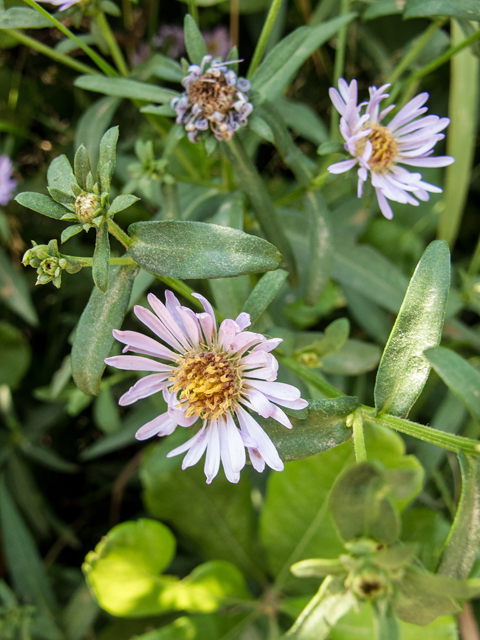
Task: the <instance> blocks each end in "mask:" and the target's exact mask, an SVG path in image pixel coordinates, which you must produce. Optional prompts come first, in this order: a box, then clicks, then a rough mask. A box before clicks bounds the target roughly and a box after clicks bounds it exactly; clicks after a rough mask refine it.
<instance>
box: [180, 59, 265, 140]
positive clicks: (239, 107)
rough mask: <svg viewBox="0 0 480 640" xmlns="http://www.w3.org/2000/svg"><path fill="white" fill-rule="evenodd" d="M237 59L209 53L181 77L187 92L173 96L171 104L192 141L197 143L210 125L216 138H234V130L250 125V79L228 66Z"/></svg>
mask: <svg viewBox="0 0 480 640" xmlns="http://www.w3.org/2000/svg"><path fill="white" fill-rule="evenodd" d="M236 62H239V61H238V60H232V61H230V62H222V61H221V59H219V58H216V59H213V58H212V56H211V55H207V56H204V57H203V59H202V62H201V64H200V66H199V65H196V64H192V65H191V66H190V67H188V74H187V75H186V76H185V77H184V78H183V80H182V84H183V86H184V87H185V91H184V93H183V95H182V96H181V97H179V98H173V100H172V102H171V106H172V108H173V109H175V111H176V112H177V119H176V122H177V124H178V125H180V126H184V127H185V129H186V130H187V131H188V138H189V140H190V142H196V141H197V139H196V138H197V134H198V132H199V131H206V130H207V129H208V128H209V126H210V129H211V130H212V132H213V134H214V135H215V137H216V138H217V140H231V139H232V136H233V134H234V133H235V131H236V130H237V129H238V128H239V127H244V126H245V125H246V124H247V118H248V116H249V115H250V114H251V112H252V110H253V106H252V104H251V103H250V102H249V101H248V90H249V89H250V82H249V81H248V80H246V79H245V78H239V77H238V76H237V74H236V73H235V71H233V70H232V69H229V68H228V66H227V65H229V64H234V63H236Z"/></svg>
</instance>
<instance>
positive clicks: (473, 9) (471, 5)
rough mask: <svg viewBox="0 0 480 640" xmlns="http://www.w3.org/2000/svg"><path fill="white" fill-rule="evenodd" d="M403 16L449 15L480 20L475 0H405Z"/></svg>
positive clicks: (478, 8)
mask: <svg viewBox="0 0 480 640" xmlns="http://www.w3.org/2000/svg"><path fill="white" fill-rule="evenodd" d="M403 16H404V17H405V18H419V17H430V16H451V17H452V18H463V19H464V20H480V6H479V4H478V2H477V0H462V2H457V0H407V6H406V8H405V12H404V14H403Z"/></svg>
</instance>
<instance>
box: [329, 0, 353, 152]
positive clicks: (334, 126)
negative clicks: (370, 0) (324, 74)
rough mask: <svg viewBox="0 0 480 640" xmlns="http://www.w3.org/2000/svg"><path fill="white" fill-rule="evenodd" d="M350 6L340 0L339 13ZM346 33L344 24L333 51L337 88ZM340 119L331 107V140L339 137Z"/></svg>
mask: <svg viewBox="0 0 480 640" xmlns="http://www.w3.org/2000/svg"><path fill="white" fill-rule="evenodd" d="M349 8H350V0H341V5H340V15H341V16H344V15H346V14H347V13H348V10H349ZM347 33H348V25H345V26H344V27H342V28H341V29H340V31H339V32H338V38H337V49H336V51H335V64H334V66H333V86H334V87H335V88H338V81H339V79H340V78H341V77H342V76H343V70H344V67H345V52H346V49H347ZM339 121H340V114H339V113H338V111H337V110H336V109H332V115H331V117H330V138H331V139H332V140H339V139H340V131H339V129H338V123H339Z"/></svg>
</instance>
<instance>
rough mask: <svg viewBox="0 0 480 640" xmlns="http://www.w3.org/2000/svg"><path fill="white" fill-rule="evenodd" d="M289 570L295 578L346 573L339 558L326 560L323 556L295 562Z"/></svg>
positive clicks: (323, 576) (321, 576) (322, 576)
mask: <svg viewBox="0 0 480 640" xmlns="http://www.w3.org/2000/svg"><path fill="white" fill-rule="evenodd" d="M290 571H291V572H292V573H293V575H294V576H296V577H297V578H326V577H327V576H333V575H341V574H345V573H346V570H345V567H344V566H343V564H342V562H341V561H340V560H338V559H336V560H326V559H325V558H312V559H311V560H302V561H301V562H296V563H295V564H293V565H292V566H291V567H290Z"/></svg>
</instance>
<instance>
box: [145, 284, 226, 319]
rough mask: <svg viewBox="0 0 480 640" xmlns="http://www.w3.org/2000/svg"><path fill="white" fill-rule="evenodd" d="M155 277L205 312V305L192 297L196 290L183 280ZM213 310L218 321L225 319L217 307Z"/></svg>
mask: <svg viewBox="0 0 480 640" xmlns="http://www.w3.org/2000/svg"><path fill="white" fill-rule="evenodd" d="M153 275H154V276H155V277H156V278H157V280H160V282H163V284H166V285H167V287H170V288H171V289H173V290H174V291H176V292H177V293H179V294H180V295H181V296H183V297H184V298H186V299H187V300H188V301H189V302H191V303H192V304H194V305H195V306H196V307H198V308H199V309H202V311H203V304H202V303H201V302H200V300H198V299H197V298H194V297H193V296H192V293H195V290H194V289H192V288H191V287H189V286H188V284H185V283H184V282H183V280H178V279H177V278H169V277H168V276H159V275H158V274H156V273H154V274H153ZM213 310H214V311H215V315H216V316H217V320H219V321H221V320H223V319H224V318H223V316H222V315H221V314H220V313H219V312H218V311H217V309H215V307H213Z"/></svg>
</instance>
